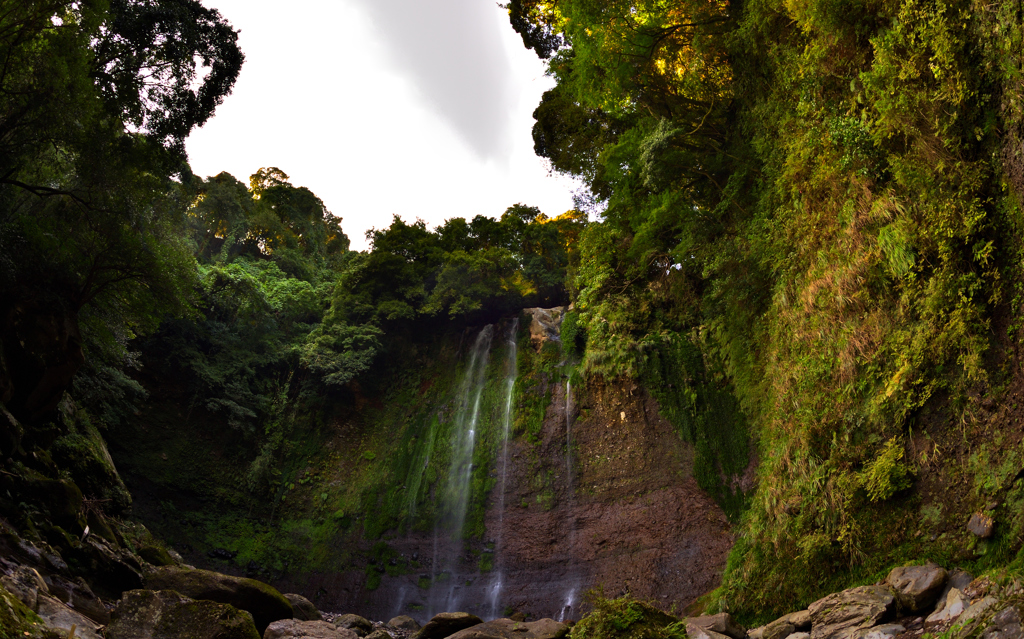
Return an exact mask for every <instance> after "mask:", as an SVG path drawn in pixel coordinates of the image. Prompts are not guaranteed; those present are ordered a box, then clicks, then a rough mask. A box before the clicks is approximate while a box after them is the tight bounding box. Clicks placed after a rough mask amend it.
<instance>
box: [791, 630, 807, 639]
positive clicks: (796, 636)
mask: <svg viewBox="0 0 1024 639" xmlns="http://www.w3.org/2000/svg"><path fill="white" fill-rule="evenodd" d="M789 639H811V633H809V632H794V633H793V634H791V635H789Z"/></svg>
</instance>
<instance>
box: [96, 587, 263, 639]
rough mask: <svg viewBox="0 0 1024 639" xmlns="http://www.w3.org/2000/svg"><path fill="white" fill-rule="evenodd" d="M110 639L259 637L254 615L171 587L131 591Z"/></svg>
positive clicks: (110, 630)
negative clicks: (170, 589) (198, 598)
mask: <svg viewBox="0 0 1024 639" xmlns="http://www.w3.org/2000/svg"><path fill="white" fill-rule="evenodd" d="M111 617H112V621H111V622H110V625H109V626H107V628H106V636H107V639H140V638H141V637H145V638H146V639H259V636H260V635H259V633H258V632H257V631H256V626H255V625H254V624H253V620H252V615H251V614H249V613H248V612H246V611H244V610H238V609H237V608H235V607H233V606H229V605H227V604H223V603H217V602H214V601H196V600H193V599H189V598H188V597H185V596H183V595H182V594H180V593H177V592H171V591H167V590H163V591H153V590H131V591H128V592H126V593H124V595H123V596H122V597H121V600H120V601H119V602H118V603H117V607H116V608H115V609H114V612H113V614H112V615H111Z"/></svg>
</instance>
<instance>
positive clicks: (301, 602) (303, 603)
mask: <svg viewBox="0 0 1024 639" xmlns="http://www.w3.org/2000/svg"><path fill="white" fill-rule="evenodd" d="M283 596H284V598H285V599H287V600H288V603H290V604H291V605H292V618H293V619H298V620H300V621H323V617H322V616H321V615H320V611H319V610H317V609H316V606H314V605H313V602H312V601H310V600H309V599H306V598H305V597H303V596H302V595H297V594H295V593H293V592H288V593H284V595H283Z"/></svg>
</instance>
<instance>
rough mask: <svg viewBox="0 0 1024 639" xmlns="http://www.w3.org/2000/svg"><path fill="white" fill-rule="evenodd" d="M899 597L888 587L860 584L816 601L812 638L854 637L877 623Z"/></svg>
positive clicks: (813, 607)
mask: <svg viewBox="0 0 1024 639" xmlns="http://www.w3.org/2000/svg"><path fill="white" fill-rule="evenodd" d="M894 601H895V599H894V597H893V595H892V593H891V592H889V589H888V588H885V587H884V586H860V587H859V588H850V589H849V590H844V591H842V592H837V593H833V594H831V595H828V596H827V597H824V598H822V599H819V600H818V601H815V602H814V603H812V604H811V605H810V606H808V610H809V611H810V613H811V622H812V626H811V639H851V638H852V637H854V636H855V635H856V634H857V632H858V631H860V630H862V629H864V628H871V627H872V626H874V625H876V624H877V623H878V622H879V621H880V620H881V619H882V617H884V616H885V615H886V614H887V613H888V612H889V611H890V610H891V609H892V608H893V603H894Z"/></svg>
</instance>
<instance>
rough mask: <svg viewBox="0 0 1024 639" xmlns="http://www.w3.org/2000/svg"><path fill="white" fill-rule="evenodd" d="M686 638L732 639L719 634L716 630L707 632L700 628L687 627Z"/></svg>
mask: <svg viewBox="0 0 1024 639" xmlns="http://www.w3.org/2000/svg"><path fill="white" fill-rule="evenodd" d="M686 636H687V637H688V638H689V639H730V638H729V637H727V636H726V635H723V634H719V633H717V632H715V631H714V630H705V629H704V628H701V627H700V626H694V625H692V624H691V625H688V626H686Z"/></svg>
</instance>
